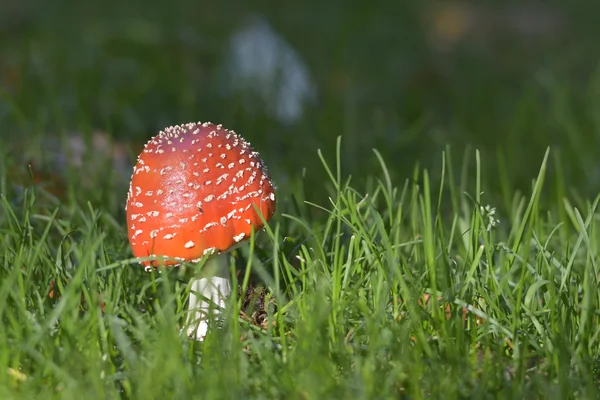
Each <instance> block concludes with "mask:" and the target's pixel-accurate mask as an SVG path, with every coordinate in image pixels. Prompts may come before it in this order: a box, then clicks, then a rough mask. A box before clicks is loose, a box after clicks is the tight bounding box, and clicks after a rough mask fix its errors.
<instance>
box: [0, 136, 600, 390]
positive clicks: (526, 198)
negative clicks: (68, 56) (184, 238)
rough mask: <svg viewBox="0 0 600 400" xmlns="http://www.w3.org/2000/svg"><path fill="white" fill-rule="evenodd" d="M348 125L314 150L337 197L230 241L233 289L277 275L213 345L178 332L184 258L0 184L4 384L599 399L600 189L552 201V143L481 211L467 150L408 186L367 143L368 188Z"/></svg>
mask: <svg viewBox="0 0 600 400" xmlns="http://www.w3.org/2000/svg"><path fill="white" fill-rule="evenodd" d="M341 139H342V138H339V139H338V142H337V146H336V148H337V156H336V157H335V158H334V162H328V160H327V159H326V158H325V157H324V156H323V155H322V154H321V153H320V152H319V154H318V155H319V157H320V158H321V160H322V164H323V168H324V171H325V175H326V176H327V177H328V180H327V182H324V184H325V185H326V187H327V188H328V191H329V202H328V203H324V204H314V203H311V202H310V201H306V200H305V199H304V195H303V190H301V189H298V190H294V191H292V192H289V191H287V189H285V188H280V196H279V198H280V199H281V200H280V205H279V213H278V215H277V216H276V218H275V220H274V222H273V223H272V224H271V225H270V226H269V228H267V229H266V231H265V232H262V233H261V234H259V235H257V236H256V237H253V238H252V240H251V242H250V243H249V245H248V246H247V247H243V248H241V249H240V250H238V251H237V253H236V254H235V256H236V257H235V260H236V262H235V263H232V267H235V266H237V267H238V268H239V269H240V270H241V274H239V278H240V279H239V281H236V284H239V285H241V286H242V288H241V293H245V292H246V290H245V289H247V287H248V285H249V282H251V280H250V279H248V277H249V276H250V275H255V276H258V277H259V278H260V279H258V280H257V281H258V282H261V286H265V287H266V293H267V295H266V298H264V297H263V298H262V304H261V307H263V313H266V315H265V316H264V317H265V318H264V319H265V320H264V321H263V323H261V324H258V323H256V321H255V320H252V318H249V317H247V315H249V314H250V313H251V312H252V310H249V311H248V310H245V311H248V312H247V313H240V309H241V308H242V305H244V304H245V303H248V302H247V301H246V300H247V299H246V298H245V297H246V296H243V295H242V296H240V295H239V294H235V293H234V295H233V296H232V298H231V299H230V308H229V311H228V313H227V319H226V322H225V324H224V326H223V328H222V329H221V330H215V331H212V333H211V334H210V335H209V336H208V338H207V340H206V341H205V342H203V343H198V342H194V341H190V340H188V339H186V338H183V337H181V335H180V334H179V329H180V327H181V325H182V323H183V320H184V315H185V310H186V309H185V299H186V283H187V280H186V271H185V268H183V269H178V270H168V271H154V272H151V273H146V272H144V271H143V268H141V267H140V266H139V265H137V264H136V263H135V262H134V261H135V260H131V259H130V257H131V253H130V250H129V248H128V244H127V240H126V236H125V234H126V233H125V226H124V224H123V222H122V221H121V220H116V219H115V218H114V217H113V216H111V215H110V213H106V212H104V210H103V207H102V204H100V205H97V206H93V205H92V202H86V201H85V200H84V199H85V197H82V196H76V197H75V198H76V199H77V200H74V201H71V202H65V203H64V204H59V205H56V206H53V204H54V203H53V198H52V197H51V196H50V195H49V194H47V193H46V192H45V191H44V189H43V187H39V186H29V187H28V188H26V189H25V190H24V191H22V192H17V191H15V188H14V187H12V185H11V183H10V181H8V182H7V181H5V182H4V184H3V188H2V197H1V198H0V200H1V207H2V212H1V213H0V234H1V235H2V246H3V248H4V250H3V251H2V255H1V256H0V257H1V258H0V260H1V261H0V318H1V321H2V324H0V397H1V398H3V399H10V398H23V399H25V398H27V399H32V398H44V399H50V398H90V399H91V398H119V397H120V398H190V397H191V398H206V399H209V398H302V399H321V398H340V399H341V398H411V399H419V398H431V397H434V398H439V397H444V398H495V397H503V398H540V397H541V398H557V399H559V398H560V399H566V398H594V397H596V396H597V395H598V371H597V369H598V367H599V365H598V363H599V358H598V357H599V354H600V353H599V350H600V349H599V334H600V328H598V323H597V321H598V317H597V315H598V312H597V309H598V304H599V303H598V302H599V295H598V291H597V286H598V276H599V275H598V273H599V272H600V271H599V270H598V268H599V266H598V255H599V252H598V243H600V241H599V238H598V229H599V222H600V219H599V218H598V215H599V214H598V210H597V206H598V201H599V199H600V197H599V198H596V199H595V200H593V201H588V200H581V199H578V198H575V199H573V198H571V197H568V196H565V197H563V202H562V204H557V203H553V202H548V201H544V199H545V196H549V193H551V192H555V191H559V193H562V192H563V191H564V189H563V188H564V186H565V182H563V181H561V178H560V176H552V177H550V176H549V174H548V170H549V164H550V163H551V162H552V161H553V160H554V159H553V157H552V154H553V153H552V152H551V151H548V152H547V153H546V155H545V157H544V158H543V160H540V169H539V173H538V175H537V176H534V177H532V185H531V190H530V191H529V192H527V193H518V192H517V193H512V195H511V196H510V198H509V199H508V200H509V201H510V203H509V204H506V205H501V204H491V205H489V206H488V198H487V197H488V196H487V194H486V192H485V189H486V186H487V184H486V181H488V180H490V179H492V178H491V177H487V176H483V175H482V174H481V167H480V164H481V155H480V153H479V152H473V151H471V150H468V151H467V154H474V155H475V157H474V158H473V157H467V156H466V155H467V154H466V155H465V156H462V159H463V160H464V161H463V162H462V163H456V162H455V161H454V160H453V152H452V151H451V149H450V148H448V149H447V150H446V151H445V152H444V153H443V154H442V159H443V162H442V169H441V171H435V172H433V171H427V170H425V169H421V168H419V167H415V169H414V171H413V174H412V176H411V177H410V178H408V179H406V180H405V181H404V182H398V181H394V180H392V179H391V177H390V174H389V171H388V170H387V168H386V164H385V161H384V159H383V157H381V155H380V154H379V153H378V152H377V151H374V152H373V153H372V156H371V157H373V159H374V160H376V162H378V163H379V164H380V172H379V173H378V174H376V175H373V176H372V177H371V178H370V179H368V180H367V181H366V183H365V184H364V185H360V186H356V185H353V182H352V180H351V177H349V176H346V175H345V174H344V172H343V171H342V170H341V166H340V161H339V160H340V158H341V157H340V155H341V152H342V151H343V149H342V140H341ZM470 159H474V162H469V160H470ZM554 161H555V162H558V161H557V160H554ZM4 168H9V166H8V165H5V166H4ZM434 174H435V175H436V176H437V177H439V179H435V180H436V181H439V182H440V183H439V185H436V186H433V184H432V182H433V179H432V175H434ZM73 189H74V190H75V192H77V190H78V188H77V187H75V188H73ZM82 191H83V189H82ZM114 196H120V194H119V195H118V194H115V195H114ZM496 209H498V211H497V212H495V210H496ZM500 210H502V211H500ZM52 281H54V282H55V285H54V287H53V289H54V290H55V291H54V292H53V293H52V296H51V297H50V296H49V293H50V290H51V286H50V285H51V282H52ZM255 281H256V280H255ZM265 304H266V305H265ZM245 307H247V305H245ZM244 316H246V318H244Z"/></svg>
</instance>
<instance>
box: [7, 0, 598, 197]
mask: <svg viewBox="0 0 600 400" xmlns="http://www.w3.org/2000/svg"><path fill="white" fill-rule="evenodd" d="M592 3H593V2H587V1H570V2H530V1H513V2H506V1H497V2H491V1H483V2H448V1H423V0H414V1H382V0H380V1H374V2H346V1H340V0H337V1H328V2H320V1H315V0H306V1H303V2H273V1H256V2H245V1H235V0H229V1H214V0H212V1H202V2H199V1H192V0H182V1H178V2H161V1H145V2H140V1H129V2H117V1H114V0H109V1H105V2H101V3H97V2H96V3H94V2H78V1H73V0H62V1H52V2H50V1H48V2H42V1H34V0H29V1H27V0H23V1H20V2H11V1H9V0H3V1H1V2H0V85H1V90H0V124H1V126H2V131H1V133H0V135H2V138H3V139H4V140H2V143H3V144H2V146H5V147H6V145H7V144H8V149H5V150H6V151H7V152H9V153H13V151H11V150H13V149H15V150H16V149H18V148H19V147H18V146H21V147H23V146H25V147H27V146H30V145H31V143H32V142H33V140H34V139H33V138H34V137H39V136H45V135H51V134H59V135H60V134H62V133H67V132H74V131H77V132H92V131H95V130H98V129H100V130H104V131H106V132H108V133H109V134H110V135H111V136H112V137H113V138H114V139H115V140H118V141H123V142H126V143H128V144H129V145H130V149H131V157H132V159H133V156H134V155H135V153H136V152H137V151H139V149H140V146H141V145H143V143H145V141H146V140H147V139H148V138H149V137H150V136H152V135H153V134H155V133H156V131H157V130H159V129H161V128H163V127H165V126H168V125H173V124H176V123H181V122H186V121H190V120H194V121H196V120H211V121H214V122H219V123H223V124H224V125H225V126H227V127H229V128H232V129H235V130H236V131H238V132H240V133H241V134H243V135H244V136H245V137H246V138H248V140H249V141H250V142H252V143H253V145H254V146H255V147H256V148H257V149H258V150H259V151H260V152H261V154H262V155H263V157H264V158H265V159H266V161H267V164H268V165H269V166H270V170H271V173H272V175H273V176H274V177H275V179H276V180H277V181H278V182H279V186H280V187H282V188H283V190H287V189H286V188H291V187H294V186H297V185H298V184H299V183H298V180H299V179H300V178H301V177H302V176H303V174H305V182H304V185H305V187H308V188H310V190H309V191H308V192H309V193H308V194H307V196H308V197H313V196H320V195H323V194H324V191H323V187H322V182H323V180H324V179H323V170H322V168H321V167H320V165H319V163H318V158H317V149H319V148H320V149H322V150H323V152H324V154H325V157H326V158H327V159H332V157H333V151H334V147H335V138H336V137H337V136H338V135H342V136H343V143H344V144H343V146H344V147H343V148H344V153H343V156H342V162H343V165H344V168H345V172H347V173H350V174H353V175H358V177H359V178H361V177H366V176H367V175H369V174H378V173H379V171H378V164H377V160H376V158H375V157H374V156H373V153H372V152H371V148H377V149H379V150H380V151H381V152H382V154H383V156H384V158H385V159H386V161H387V163H388V166H389V167H390V169H391V172H392V174H393V177H394V179H395V180H396V182H397V183H398V184H401V182H402V180H404V179H406V178H408V177H410V176H411V171H412V168H413V167H414V165H415V164H416V163H420V164H421V165H424V166H426V167H431V168H435V167H438V166H439V163H440V162H441V150H442V149H443V148H444V147H445V146H446V145H447V144H450V145H451V146H452V148H453V149H454V153H455V157H456V156H461V155H462V152H463V151H464V149H465V146H467V145H470V146H473V147H477V148H479V149H481V151H482V154H483V164H484V165H483V167H484V171H486V174H487V175H486V176H488V177H489V178H490V179H488V182H489V186H490V187H489V188H487V189H488V190H491V191H493V192H496V193H498V194H500V190H501V189H502V184H503V182H504V184H505V185H508V186H510V188H508V187H504V189H510V190H513V189H515V188H522V189H528V188H529V185H530V180H531V178H532V177H533V176H534V175H535V172H536V171H537V169H538V168H539V163H540V161H541V159H542V156H543V153H544V151H545V149H546V147H547V146H549V145H550V146H553V148H554V149H555V150H559V151H560V154H561V157H562V162H563V165H562V167H561V168H562V172H563V173H564V174H565V175H566V176H567V178H569V182H571V183H573V185H578V186H579V189H580V190H581V191H583V192H592V193H593V192H595V191H597V187H598V183H600V168H599V165H598V163H597V162H596V159H595V151H596V149H597V148H598V145H600V120H599V119H598V117H597V116H596V115H598V111H597V110H598V107H597V105H598V103H599V102H600V91H599V88H600V86H599V82H600V80H599V79H600V76H599V75H598V74H597V71H596V70H597V60H598V53H599V51H600V50H599V49H598V46H597V45H596V43H595V38H596V37H597V33H598V32H597V31H598V29H599V28H598V24H597V23H596V22H595V17H594V16H595V15H597V13H596V12H594V11H597V9H598V6H594V5H593V4H592ZM253 15H262V16H264V17H265V18H266V19H267V20H268V21H269V23H270V24H271V25H272V27H273V29H274V30H275V31H277V32H278V33H279V34H281V35H282V36H283V37H284V38H285V39H286V40H287V41H288V42H289V43H290V44H291V46H293V47H294V48H295V49H296V50H297V51H298V52H299V54H300V55H301V56H302V57H303V59H304V61H305V62H306V64H307V65H308V68H309V69H310V72H311V74H312V76H313V78H314V80H315V82H316V85H317V87H318V100H317V102H316V104H314V105H313V106H312V107H310V108H309V109H307V111H306V113H305V115H304V117H303V118H302V119H301V121H298V122H296V123H294V124H291V125H284V124H281V123H279V122H278V121H276V120H274V119H273V118H271V117H269V115H267V114H266V113H262V114H257V113H254V112H250V111H249V110H247V109H246V108H244V107H243V106H242V104H241V102H239V101H236V100H235V99H232V98H229V97H225V96H223V95H222V92H221V91H220V86H221V85H222V76H220V74H219V68H220V65H221V64H222V63H223V58H224V52H225V50H226V44H227V41H228V39H229V38H230V37H231V35H232V34H233V33H234V32H235V31H236V30H237V29H238V28H239V27H240V26H242V25H243V24H244V23H245V21H247V20H248V18H250V17H251V16H253ZM17 153H18V151H17ZM304 169H306V171H305V172H303V171H304ZM550 172H551V173H552V171H550ZM494 177H498V179H494ZM289 190H290V191H292V189H289ZM505 192H506V193H508V190H506V191H505Z"/></svg>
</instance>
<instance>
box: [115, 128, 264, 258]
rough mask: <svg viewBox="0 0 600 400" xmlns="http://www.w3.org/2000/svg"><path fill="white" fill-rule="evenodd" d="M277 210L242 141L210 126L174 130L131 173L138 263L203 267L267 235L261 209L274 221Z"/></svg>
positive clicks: (256, 160)
mask: <svg viewBox="0 0 600 400" xmlns="http://www.w3.org/2000/svg"><path fill="white" fill-rule="evenodd" d="M275 204H276V203H275V191H274V189H273V184H272V183H271V180H270V179H269V176H268V175H267V171H266V168H265V166H264V164H263V162H262V160H261V159H260V157H259V155H258V153H257V152H255V151H254V150H253V149H252V147H250V144H249V143H248V142H246V141H245V140H244V139H243V138H242V137H241V136H239V135H238V134H236V133H235V132H233V131H230V130H227V129H224V128H222V127H221V125H214V124H212V123H188V124H183V125H177V126H172V127H169V128H166V129H165V130H163V131H161V132H160V133H159V134H158V135H157V136H155V137H154V138H152V139H151V140H150V141H149V142H148V143H147V144H146V146H145V148H144V150H143V152H142V153H141V154H140V155H139V157H138V161H137V164H136V166H135V167H134V169H133V176H132V177H131V185H130V186H129V192H128V194H127V205H126V207H125V209H126V211H127V225H128V228H129V242H130V244H131V248H132V250H133V254H134V255H135V256H136V257H149V256H164V257H171V258H176V259H178V260H181V261H193V260H198V259H200V258H202V257H203V256H204V255H206V254H208V253H211V252H224V251H227V250H228V249H230V248H231V247H232V246H234V245H235V244H236V243H239V242H241V241H242V240H244V239H247V238H248V237H249V236H250V234H251V232H252V229H255V230H260V229H262V228H263V223H262V221H261V219H260V217H259V215H258V213H257V212H256V210H259V211H260V212H261V213H262V215H263V218H264V219H265V220H266V221H268V220H269V219H270V218H271V216H272V215H273V213H274V212H275ZM255 207H256V208H255ZM143 264H144V265H147V266H148V265H151V263H150V262H148V261H146V262H144V263H143ZM157 264H158V262H156V261H154V262H153V263H152V265H157ZM164 264H166V265H173V264H177V262H176V261H170V260H169V261H165V262H164Z"/></svg>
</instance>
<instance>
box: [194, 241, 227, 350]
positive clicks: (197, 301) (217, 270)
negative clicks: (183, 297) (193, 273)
mask: <svg viewBox="0 0 600 400" xmlns="http://www.w3.org/2000/svg"><path fill="white" fill-rule="evenodd" d="M202 275H203V277H202V278H199V279H194V280H193V281H192V283H191V285H192V287H191V289H190V301H189V307H188V316H187V324H186V326H187V335H188V336H189V337H190V338H192V339H196V340H199V341H202V340H204V338H205V337H206V333H207V332H208V329H209V326H210V324H211V323H213V322H214V321H215V319H216V318H215V317H218V316H219V315H220V314H221V313H222V310H223V309H224V308H225V300H226V299H227V297H228V296H229V294H230V293H231V276H230V273H229V263H228V258H227V253H221V254H218V255H216V256H213V257H211V258H209V259H208V260H207V261H206V263H205V264H204V267H203V268H202Z"/></svg>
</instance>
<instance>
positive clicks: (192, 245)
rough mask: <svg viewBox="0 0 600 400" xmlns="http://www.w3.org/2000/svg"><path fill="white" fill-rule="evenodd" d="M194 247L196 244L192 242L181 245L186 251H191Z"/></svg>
mask: <svg viewBox="0 0 600 400" xmlns="http://www.w3.org/2000/svg"><path fill="white" fill-rule="evenodd" d="M195 245H196V243H194V242H192V241H191V240H190V241H189V242H187V243H186V244H184V245H183V247H185V248H186V249H191V248H192V247H194V246H195Z"/></svg>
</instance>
